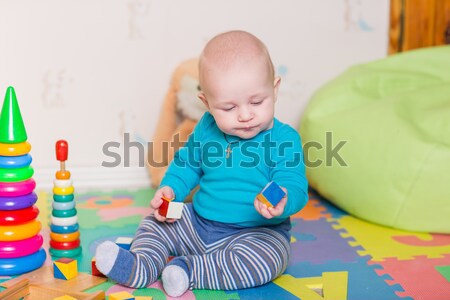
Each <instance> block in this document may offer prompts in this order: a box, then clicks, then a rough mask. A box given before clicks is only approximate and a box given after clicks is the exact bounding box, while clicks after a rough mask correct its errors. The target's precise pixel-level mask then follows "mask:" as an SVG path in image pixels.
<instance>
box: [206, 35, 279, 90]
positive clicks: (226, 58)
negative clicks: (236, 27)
mask: <svg viewBox="0 0 450 300" xmlns="http://www.w3.org/2000/svg"><path fill="white" fill-rule="evenodd" d="M255 61H256V62H257V63H263V64H265V65H266V66H267V72H268V74H269V76H270V78H271V80H273V78H274V69H273V64H272V60H271V59H270V55H269V53H268V51H267V48H266V46H265V45H264V44H263V43H262V42H261V40H259V39H258V38H257V37H256V36H254V35H252V34H250V33H248V32H245V31H229V32H225V33H222V34H219V35H217V36H215V37H214V38H212V39H211V40H210V41H209V42H208V43H207V44H206V46H205V48H204V49H203V52H202V53H201V55H200V62H199V72H200V74H199V75H200V86H202V83H205V80H206V77H207V76H208V73H210V72H212V71H214V70H215V69H218V70H221V71H224V70H228V69H232V68H235V67H237V66H241V67H243V66H245V65H246V64H248V63H255Z"/></svg>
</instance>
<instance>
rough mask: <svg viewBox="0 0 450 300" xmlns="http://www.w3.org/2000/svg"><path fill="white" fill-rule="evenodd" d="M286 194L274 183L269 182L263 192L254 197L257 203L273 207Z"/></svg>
mask: <svg viewBox="0 0 450 300" xmlns="http://www.w3.org/2000/svg"><path fill="white" fill-rule="evenodd" d="M285 195H286V193H285V192H284V191H283V190H282V189H281V188H280V186H279V185H278V184H277V183H276V182H275V181H271V182H269V183H268V184H267V185H266V186H265V187H264V188H263V190H262V191H261V192H260V193H259V194H258V195H257V196H256V197H257V198H258V200H259V201H261V202H262V203H264V204H265V205H266V206H267V207H274V206H275V205H277V204H278V202H280V201H281V199H283V197H284V196H285Z"/></svg>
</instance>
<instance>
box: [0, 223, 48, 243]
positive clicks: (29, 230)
mask: <svg viewBox="0 0 450 300" xmlns="http://www.w3.org/2000/svg"><path fill="white" fill-rule="evenodd" d="M40 230H41V222H39V221H37V220H33V221H31V222H27V223H24V224H20V225H14V226H0V241H3V242H8V241H19V240H24V239H28V238H30V237H32V236H35V235H36V234H38V233H39V231H40Z"/></svg>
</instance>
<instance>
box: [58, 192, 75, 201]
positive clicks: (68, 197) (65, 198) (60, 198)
mask: <svg viewBox="0 0 450 300" xmlns="http://www.w3.org/2000/svg"><path fill="white" fill-rule="evenodd" d="M73 198H74V196H73V194H69V195H56V194H53V200H55V201H56V202H70V201H73Z"/></svg>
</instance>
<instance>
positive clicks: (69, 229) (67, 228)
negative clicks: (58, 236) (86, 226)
mask: <svg viewBox="0 0 450 300" xmlns="http://www.w3.org/2000/svg"><path fill="white" fill-rule="evenodd" d="M79 229H80V226H79V225H78V223H76V224H73V225H69V226H58V225H54V224H50V230H51V231H52V232H54V233H72V232H75V231H78V230H79Z"/></svg>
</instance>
